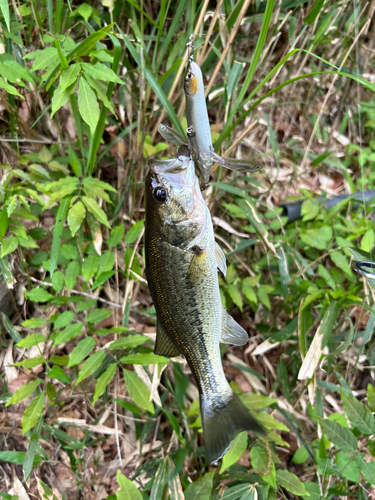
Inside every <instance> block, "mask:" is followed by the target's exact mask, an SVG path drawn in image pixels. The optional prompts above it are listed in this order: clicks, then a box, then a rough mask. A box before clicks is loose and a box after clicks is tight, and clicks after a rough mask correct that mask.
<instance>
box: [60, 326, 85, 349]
mask: <svg viewBox="0 0 375 500" xmlns="http://www.w3.org/2000/svg"><path fill="white" fill-rule="evenodd" d="M82 328H83V325H82V323H81V322H78V323H72V324H70V325H68V326H67V327H66V328H64V330H62V331H61V332H60V333H59V334H58V335H57V336H56V338H55V342H54V344H53V346H54V347H55V346H57V345H60V344H63V343H64V342H69V340H72V339H75V338H76V337H78V335H80V334H81V333H82Z"/></svg>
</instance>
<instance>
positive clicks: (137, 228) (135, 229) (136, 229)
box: [125, 219, 145, 245]
mask: <svg viewBox="0 0 375 500" xmlns="http://www.w3.org/2000/svg"><path fill="white" fill-rule="evenodd" d="M144 225H145V221H144V219H142V220H140V221H138V222H136V223H135V224H134V226H132V227H131V228H130V229H129V231H128V232H127V233H126V235H125V241H126V243H127V244H128V245H131V244H132V243H134V242H135V241H136V240H137V239H138V238H139V236H140V235H141V233H142V231H143V228H144Z"/></svg>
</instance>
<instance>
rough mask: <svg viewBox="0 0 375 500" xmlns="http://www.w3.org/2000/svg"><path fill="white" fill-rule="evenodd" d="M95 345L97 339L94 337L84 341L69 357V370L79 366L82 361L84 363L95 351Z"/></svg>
mask: <svg viewBox="0 0 375 500" xmlns="http://www.w3.org/2000/svg"><path fill="white" fill-rule="evenodd" d="M95 344H96V343H95V339H94V338H93V337H86V338H85V339H82V340H81V341H80V342H79V343H78V344H77V346H76V347H75V348H74V349H73V351H72V353H71V355H70V356H69V363H68V368H70V367H72V366H75V365H79V363H81V361H83V360H84V359H85V358H86V357H87V356H88V355H89V354H90V352H91V351H92V350H93V349H94V347H95Z"/></svg>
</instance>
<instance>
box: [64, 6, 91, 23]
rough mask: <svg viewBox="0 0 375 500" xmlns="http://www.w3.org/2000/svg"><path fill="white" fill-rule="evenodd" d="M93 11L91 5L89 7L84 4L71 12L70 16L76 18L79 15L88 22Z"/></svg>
mask: <svg viewBox="0 0 375 500" xmlns="http://www.w3.org/2000/svg"><path fill="white" fill-rule="evenodd" d="M92 12H93V10H92V7H91V5H88V4H87V3H82V4H81V5H80V6H79V7H78V8H77V9H75V10H73V12H71V14H70V16H74V15H76V14H79V15H81V16H82V17H83V19H84V20H85V21H86V22H87V21H88V20H89V18H90V16H91V14H92Z"/></svg>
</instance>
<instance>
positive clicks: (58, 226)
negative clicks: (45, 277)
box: [50, 197, 70, 276]
mask: <svg viewBox="0 0 375 500" xmlns="http://www.w3.org/2000/svg"><path fill="white" fill-rule="evenodd" d="M69 203H70V197H67V198H64V199H63V200H61V202H60V206H59V210H58V212H57V216H56V223H55V228H54V231H53V239H52V249H51V264H50V275H51V276H52V275H53V272H54V270H55V269H56V265H57V259H58V257H59V253H60V246H61V238H62V232H63V229H64V222H65V218H66V214H67V212H68V208H69Z"/></svg>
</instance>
